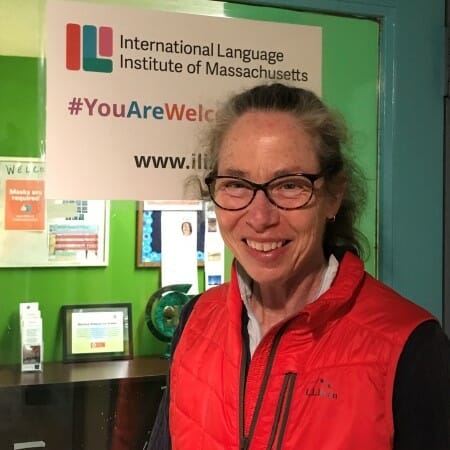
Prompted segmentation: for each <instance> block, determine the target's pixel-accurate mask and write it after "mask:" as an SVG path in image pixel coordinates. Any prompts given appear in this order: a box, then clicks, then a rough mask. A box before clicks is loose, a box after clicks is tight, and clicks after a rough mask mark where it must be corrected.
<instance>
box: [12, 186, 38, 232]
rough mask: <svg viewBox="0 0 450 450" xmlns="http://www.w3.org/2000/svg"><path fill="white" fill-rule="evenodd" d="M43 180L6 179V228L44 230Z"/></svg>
mask: <svg viewBox="0 0 450 450" xmlns="http://www.w3.org/2000/svg"><path fill="white" fill-rule="evenodd" d="M44 228H45V196H44V181H43V180H16V179H11V180H6V182H5V230H44Z"/></svg>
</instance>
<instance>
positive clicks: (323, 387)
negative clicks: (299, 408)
mask: <svg viewBox="0 0 450 450" xmlns="http://www.w3.org/2000/svg"><path fill="white" fill-rule="evenodd" d="M305 395H306V396H307V397H322V398H328V399H330V400H337V398H338V394H337V392H336V391H335V390H334V389H333V386H332V385H331V383H330V382H329V381H327V380H325V379H324V378H317V379H316V380H315V381H314V382H313V383H312V386H311V387H308V388H306V389H305Z"/></svg>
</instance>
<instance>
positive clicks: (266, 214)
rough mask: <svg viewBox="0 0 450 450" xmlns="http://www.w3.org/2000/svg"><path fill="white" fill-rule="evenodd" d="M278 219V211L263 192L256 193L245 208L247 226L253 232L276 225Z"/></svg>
mask: <svg viewBox="0 0 450 450" xmlns="http://www.w3.org/2000/svg"><path fill="white" fill-rule="evenodd" d="M279 218H280V210H279V209H278V208H277V207H276V206H275V205H274V204H273V203H271V201H270V200H269V199H268V197H267V195H266V194H265V192H264V191H262V190H259V191H257V192H256V195H255V198H254V199H253V201H252V202H251V203H250V205H249V206H248V207H247V213H246V222H247V224H248V225H250V226H251V227H252V228H253V229H254V230H255V231H258V232H260V231H264V230H265V229H266V228H269V227H272V226H274V225H276V224H277V223H278V221H279Z"/></svg>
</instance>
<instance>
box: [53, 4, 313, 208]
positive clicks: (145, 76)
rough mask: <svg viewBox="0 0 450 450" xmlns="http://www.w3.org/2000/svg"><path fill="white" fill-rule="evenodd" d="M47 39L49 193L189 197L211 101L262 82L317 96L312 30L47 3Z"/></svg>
mask: <svg viewBox="0 0 450 450" xmlns="http://www.w3.org/2000/svg"><path fill="white" fill-rule="evenodd" d="M46 34H47V36H46V43H47V44H46V70H47V75H46V80H47V86H46V93H47V99H46V102H47V104H46V109H47V118H46V155H45V159H46V190H47V195H48V196H50V197H51V198H62V199H70V198H80V199H92V198H102V199H131V200H182V199H186V198H194V197H195V192H190V193H189V194H186V190H185V183H184V182H185V180H186V179H187V178H188V177H189V176H192V175H196V174H197V175H199V174H201V175H203V174H204V172H205V171H207V170H208V168H209V162H208V160H207V157H206V155H205V154H204V153H202V151H201V150H199V148H198V137H199V134H200V132H201V130H202V128H203V127H205V126H207V124H208V123H209V122H211V121H213V120H214V117H215V111H216V110H217V107H218V102H219V101H220V100H221V99H223V98H225V97H226V96H227V95H229V94H231V93H233V92H237V91H240V90H241V89H242V88H244V87H250V86H253V85H256V84H259V83H262V82H283V83H288V84H291V85H295V86H298V87H305V88H308V89H311V90H313V91H315V92H316V93H317V94H318V95H321V86H322V29H321V27H319V26H309V25H298V24H287V23H279V22H268V21H258V20H249V19H236V18H230V17H218V16H207V15H196V14H188V13H181V12H167V11H166V12H163V11H156V10H152V9H150V8H148V7H142V8H139V7H135V6H132V7H126V6H113V5H109V4H108V5H100V4H86V3H84V2H83V3H81V2H80V3H77V2H70V1H64V2H61V1H55V0H49V1H48V2H47V10H46ZM62 149H63V150H62ZM191 194H192V196H193V197H190V195H191Z"/></svg>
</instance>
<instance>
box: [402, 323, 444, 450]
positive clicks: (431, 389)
mask: <svg viewBox="0 0 450 450" xmlns="http://www.w3.org/2000/svg"><path fill="white" fill-rule="evenodd" d="M393 414H394V450H450V345H449V340H448V338H447V336H446V335H445V333H444V331H443V330H442V328H441V327H440V325H439V324H438V323H437V322H434V321H429V322H425V323H423V324H421V325H419V326H418V327H417V328H416V329H415V330H414V331H413V333H412V334H411V336H410V337H409V339H408V340H407V342H406V345H405V348H404V349H403V352H402V354H401V356H400V360H399V363H398V366H397V373H396V376H395V383H394V394H393Z"/></svg>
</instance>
